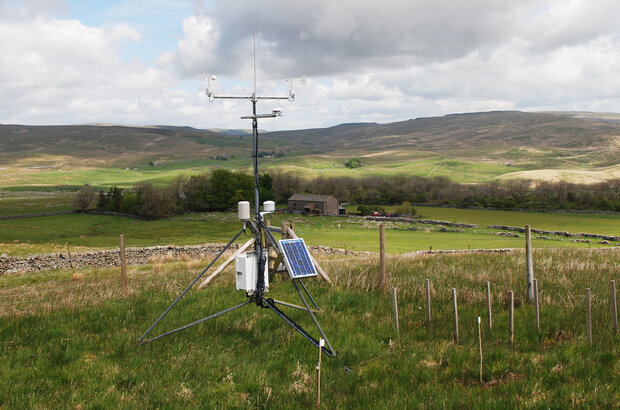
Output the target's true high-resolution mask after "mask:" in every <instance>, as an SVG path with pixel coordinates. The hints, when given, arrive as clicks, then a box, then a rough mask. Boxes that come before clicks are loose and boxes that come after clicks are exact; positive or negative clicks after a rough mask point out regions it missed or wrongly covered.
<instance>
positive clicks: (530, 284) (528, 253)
mask: <svg viewBox="0 0 620 410" xmlns="http://www.w3.org/2000/svg"><path fill="white" fill-rule="evenodd" d="M525 258H526V263H527V301H528V302H529V303H532V302H533V301H534V262H533V260H532V231H531V229H530V226H529V225H525Z"/></svg>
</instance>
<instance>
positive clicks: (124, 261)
mask: <svg viewBox="0 0 620 410" xmlns="http://www.w3.org/2000/svg"><path fill="white" fill-rule="evenodd" d="M120 248H121V279H122V281H123V294H124V295H127V258H126V254H125V235H121V244H120Z"/></svg>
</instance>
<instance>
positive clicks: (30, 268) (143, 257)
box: [0, 243, 355, 275]
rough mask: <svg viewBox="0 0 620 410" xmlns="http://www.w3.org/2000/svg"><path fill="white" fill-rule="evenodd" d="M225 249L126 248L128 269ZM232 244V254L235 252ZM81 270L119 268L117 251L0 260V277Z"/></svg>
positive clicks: (318, 250) (314, 249) (331, 251)
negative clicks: (60, 270) (84, 268)
mask: <svg viewBox="0 0 620 410" xmlns="http://www.w3.org/2000/svg"><path fill="white" fill-rule="evenodd" d="M225 246H226V245H224V244H218V243H209V244H204V245H188V246H174V245H167V246H149V247H144V248H127V249H126V257H127V264H128V265H142V264H147V263H149V262H151V261H153V260H154V259H157V258H166V259H180V258H187V257H189V258H201V257H202V258H212V257H214V256H215V255H217V254H218V253H219V252H221V250H222V249H224V247H225ZM238 247H239V245H238V244H234V245H232V246H231V248H230V249H231V250H233V251H234V250H236V249H238ZM309 250H310V253H312V254H314V255H350V254H354V253H355V252H353V251H349V250H344V249H336V248H330V247H328V246H310V247H309ZM84 266H102V267H106V266H108V267H112V266H120V251H119V250H118V249H108V250H100V251H92V252H75V253H74V252H71V253H70V254H69V253H48V254H43V255H31V256H26V257H12V256H1V257H0V275H3V274H5V273H31V272H39V271H47V270H54V269H71V268H73V269H78V268H82V267H84Z"/></svg>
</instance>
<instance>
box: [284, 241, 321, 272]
mask: <svg viewBox="0 0 620 410" xmlns="http://www.w3.org/2000/svg"><path fill="white" fill-rule="evenodd" d="M280 248H281V249H282V252H284V264H285V265H286V268H287V270H288V272H289V275H290V276H291V278H292V279H297V278H307V277H310V276H316V275H317V272H316V268H315V267H314V265H313V264H312V259H311V258H310V254H309V253H308V248H306V243H305V242H304V240H303V239H302V238H297V239H282V240H280Z"/></svg>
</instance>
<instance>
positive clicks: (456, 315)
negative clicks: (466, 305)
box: [452, 288, 459, 343]
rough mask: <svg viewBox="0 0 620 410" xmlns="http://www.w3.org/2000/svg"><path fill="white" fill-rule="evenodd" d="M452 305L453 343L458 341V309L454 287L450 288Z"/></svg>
mask: <svg viewBox="0 0 620 410" xmlns="http://www.w3.org/2000/svg"><path fill="white" fill-rule="evenodd" d="M452 306H453V307H454V343H458V341H459V310H458V307H457V305H456V289H455V288H452Z"/></svg>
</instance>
